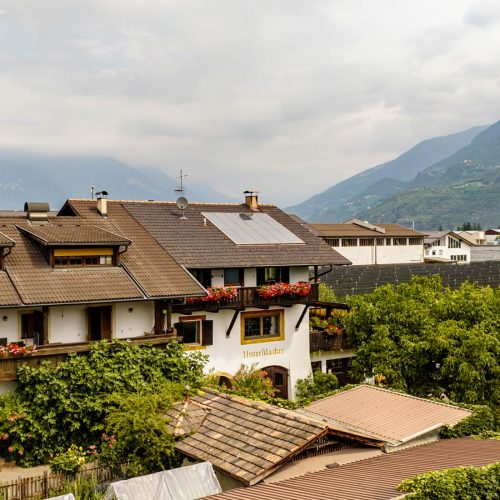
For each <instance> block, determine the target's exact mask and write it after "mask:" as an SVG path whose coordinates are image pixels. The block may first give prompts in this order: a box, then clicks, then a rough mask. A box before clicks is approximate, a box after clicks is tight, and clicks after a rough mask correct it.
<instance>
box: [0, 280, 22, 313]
mask: <svg viewBox="0 0 500 500" xmlns="http://www.w3.org/2000/svg"><path fill="white" fill-rule="evenodd" d="M18 305H21V299H20V298H19V295H18V294H17V292H16V289H15V288H14V285H13V284H12V282H11V281H10V279H9V277H8V276H7V273H5V272H3V271H0V306H4V307H6V306H18Z"/></svg>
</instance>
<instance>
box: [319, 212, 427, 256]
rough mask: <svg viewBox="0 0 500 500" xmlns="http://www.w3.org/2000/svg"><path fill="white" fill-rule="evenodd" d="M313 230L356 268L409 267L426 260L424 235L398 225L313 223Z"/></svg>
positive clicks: (349, 222)
mask: <svg viewBox="0 0 500 500" xmlns="http://www.w3.org/2000/svg"><path fill="white" fill-rule="evenodd" d="M310 227H312V229H313V231H314V232H315V233H316V234H317V236H319V237H320V238H322V239H323V240H324V241H325V242H326V243H327V244H328V245H330V246H331V247H332V248H333V249H335V250H336V251H338V252H339V253H340V254H341V255H343V256H344V257H346V258H347V259H349V260H350V261H351V262H352V263H353V265H371V264H406V263H418V262H423V260H424V240H423V238H424V234H422V233H419V232H417V231H414V230H412V229H408V228H406V227H404V226H401V225H399V224H377V225H374V224H369V223H368V222H364V221H360V220H358V219H353V220H350V221H348V222H345V223H343V224H311V225H310Z"/></svg>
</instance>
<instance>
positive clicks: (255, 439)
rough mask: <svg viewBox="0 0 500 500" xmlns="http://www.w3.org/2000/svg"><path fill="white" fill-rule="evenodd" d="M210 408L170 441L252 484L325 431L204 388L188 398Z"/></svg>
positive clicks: (265, 406) (306, 420) (308, 421)
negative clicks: (191, 428)
mask: <svg viewBox="0 0 500 500" xmlns="http://www.w3.org/2000/svg"><path fill="white" fill-rule="evenodd" d="M193 399H194V401H195V402H197V403H199V404H202V405H205V406H206V407H207V408H209V409H210V413H208V414H207V416H206V418H205V420H204V421H203V424H202V425H201V427H200V428H199V429H198V431H197V432H196V433H194V434H193V435H191V436H188V437H186V438H185V439H183V440H182V441H180V442H178V443H177V444H176V446H175V447H176V449H177V451H180V452H182V453H184V454H186V455H188V456H190V457H192V458H196V459H198V460H204V461H209V462H211V463H212V465H213V466H214V467H215V468H216V469H219V470H220V471H222V472H224V473H226V474H228V475H230V476H232V477H234V478H236V479H239V480H240V481H242V482H243V483H246V484H255V483H256V482H258V481H260V480H261V479H263V478H264V477H266V476H267V475H269V474H271V473H272V472H273V471H274V470H275V469H276V468H277V467H278V466H279V465H281V464H282V463H284V462H285V461H286V460H287V459H289V458H290V457H292V456H293V455H295V454H296V453H298V452H299V451H301V450H302V449H303V448H304V447H305V446H306V445H307V444H309V443H310V442H312V441H315V440H316V439H318V437H320V436H322V435H323V434H324V433H326V432H327V429H326V426H325V425H323V424H321V423H319V422H316V421H314V420H313V419H310V418H307V417H305V416H302V415H299V414H297V413H295V412H291V411H288V410H282V409H279V408H276V407H275V406H272V405H268V404H265V403H258V402H254V401H249V400H246V399H243V398H238V397H235V396H229V395H227V394H222V393H218V392H215V391H209V390H207V391H206V392H205V393H204V394H203V395H201V396H196V397H195V398H193Z"/></svg>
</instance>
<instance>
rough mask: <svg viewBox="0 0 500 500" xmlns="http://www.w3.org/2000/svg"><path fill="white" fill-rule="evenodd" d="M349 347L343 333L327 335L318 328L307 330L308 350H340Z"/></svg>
mask: <svg viewBox="0 0 500 500" xmlns="http://www.w3.org/2000/svg"><path fill="white" fill-rule="evenodd" d="M350 347H351V346H350V345H349V342H348V340H347V335H346V334H345V333H340V334H333V335H328V334H327V333H326V332H323V331H318V330H311V331H310V332H309V352H318V351H340V350H343V349H349V348H350Z"/></svg>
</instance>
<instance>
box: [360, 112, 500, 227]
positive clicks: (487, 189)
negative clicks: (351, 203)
mask: <svg viewBox="0 0 500 500" xmlns="http://www.w3.org/2000/svg"><path fill="white" fill-rule="evenodd" d="M357 216H358V217H360V218H365V219H369V220H370V221H371V222H382V221H383V222H392V221H395V220H397V219H410V220H414V221H415V227H416V228H421V229H436V228H438V227H439V226H442V227H443V228H447V229H455V228H456V227H457V226H458V225H460V224H463V223H464V222H466V221H469V222H471V223H480V224H482V225H483V227H498V226H499V225H500V121H499V122H497V123H495V124H493V125H491V126H490V127H488V128H487V129H486V130H484V131H483V132H481V133H480V134H479V135H478V136H477V137H476V138H475V139H474V140H473V141H472V142H471V143H470V144H469V145H467V146H465V147H464V148H462V149H460V150H459V151H457V152H456V153H454V154H453V155H451V156H450V157H448V158H446V159H444V160H441V161H439V162H437V163H436V164H435V165H432V166H431V167H429V168H427V169H425V170H423V171H421V172H419V174H418V175H417V176H416V177H415V179H414V180H412V181H411V182H409V183H407V184H406V186H405V188H404V190H402V191H401V192H399V193H398V194H396V195H394V196H391V197H390V198H388V199H387V200H385V201H383V202H382V203H380V204H378V205H377V206H375V207H374V208H372V209H370V210H365V211H361V212H359V213H358V214H357Z"/></svg>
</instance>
